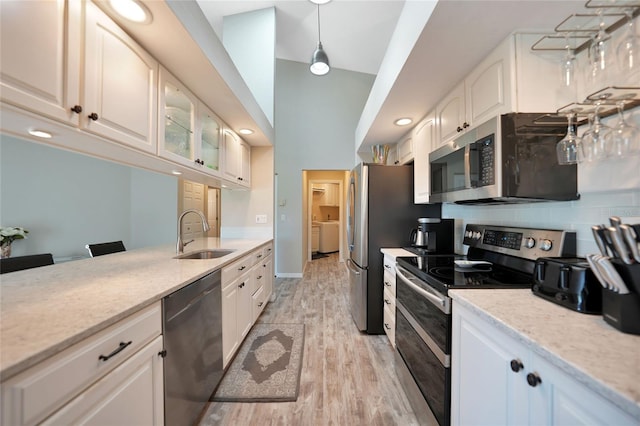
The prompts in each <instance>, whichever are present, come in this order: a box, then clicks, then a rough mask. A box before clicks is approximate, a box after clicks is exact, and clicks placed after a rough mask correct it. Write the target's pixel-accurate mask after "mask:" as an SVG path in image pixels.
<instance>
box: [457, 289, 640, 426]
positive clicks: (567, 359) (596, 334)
mask: <svg viewBox="0 0 640 426" xmlns="http://www.w3.org/2000/svg"><path fill="white" fill-rule="evenodd" d="M449 295H450V296H451V298H452V299H453V300H454V309H455V305H456V304H460V305H462V306H465V307H467V308H468V309H470V310H472V311H474V312H476V313H477V314H479V315H480V316H482V317H484V318H485V319H487V320H488V321H489V322H491V323H492V324H494V325H495V326H496V327H497V328H499V329H500V330H502V331H504V332H505V333H506V334H508V335H509V336H510V337H512V338H515V339H516V340H518V341H519V342H521V343H523V344H524V345H526V346H527V347H529V348H530V349H532V350H533V351H534V352H535V353H537V354H538V355H540V356H541V357H543V358H544V359H546V360H547V361H549V362H550V363H551V364H553V365H555V366H556V367H558V368H560V369H562V370H563V371H565V372H566V373H567V374H569V375H570V376H572V377H573V378H574V379H575V380H577V381H578V382H580V383H582V384H584V385H585V386H586V387H588V388H590V389H591V390H593V391H595V392H597V393H598V394H600V395H602V396H603V397H605V398H606V399H608V400H610V401H612V402H613V403H614V404H616V405H617V406H619V407H620V408H622V409H623V410H625V411H626V412H628V413H630V414H631V415H632V416H634V417H635V418H639V419H640V336H637V335H632V334H626V333H622V332H620V331H618V330H617V329H615V328H613V327H612V326H610V325H609V324H607V323H606V322H604V320H603V319H602V316H600V315H587V314H582V313H578V312H574V311H572V310H570V309H567V308H564V307H562V306H559V305H556V304H553V303H551V302H548V301H546V300H544V299H542V298H540V297H537V296H535V295H534V294H532V293H531V290H528V289H523V290H512V289H507V290H486V289H460V290H450V291H449Z"/></svg>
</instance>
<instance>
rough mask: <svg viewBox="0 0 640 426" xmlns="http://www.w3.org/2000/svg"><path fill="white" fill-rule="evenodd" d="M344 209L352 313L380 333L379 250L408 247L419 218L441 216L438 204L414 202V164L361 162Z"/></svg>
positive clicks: (362, 325)
mask: <svg viewBox="0 0 640 426" xmlns="http://www.w3.org/2000/svg"><path fill="white" fill-rule="evenodd" d="M347 213H348V215H347V216H348V218H347V241H348V245H349V259H347V262H346V264H347V269H348V270H349V304H350V308H351V316H352V317H353V319H354V321H355V323H356V325H357V327H358V329H359V330H361V331H365V332H367V333H369V334H382V333H384V328H383V319H382V317H383V301H382V299H383V298H382V295H383V289H384V286H383V283H382V275H383V266H382V257H383V256H382V253H381V252H380V249H381V248H384V247H406V246H408V245H410V241H409V239H410V235H411V230H412V229H413V228H415V227H416V226H417V224H418V222H417V220H418V218H419V217H437V218H439V217H440V215H441V205H440V204H426V205H424V204H419V205H416V204H414V203H413V165H406V166H386V165H380V164H366V163H361V164H359V165H358V166H356V167H355V168H354V169H353V170H352V171H351V174H350V178H349V197H348V199H347Z"/></svg>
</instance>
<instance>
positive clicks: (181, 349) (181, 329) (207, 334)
mask: <svg viewBox="0 0 640 426" xmlns="http://www.w3.org/2000/svg"><path fill="white" fill-rule="evenodd" d="M162 312H163V323H162V328H163V334H164V348H165V350H166V353H165V358H164V402H165V404H164V418H165V424H166V425H169V426H173V425H192V424H194V423H195V422H196V421H197V420H198V418H199V417H200V415H201V413H202V410H203V409H204V407H205V405H206V404H207V402H208V401H209V398H210V397H211V395H212V394H213V392H214V391H215V389H216V387H217V386H218V384H219V383H220V379H221V378H222V373H223V368H222V289H221V278H220V271H219V270H218V271H215V272H213V273H211V274H209V275H206V276H204V277H202V278H200V279H199V280H197V281H194V282H193V283H192V284H189V285H187V286H186V287H184V288H182V289H180V290H178V291H176V292H174V293H172V294H170V295H168V296H167V297H165V298H164V299H163V300H162Z"/></svg>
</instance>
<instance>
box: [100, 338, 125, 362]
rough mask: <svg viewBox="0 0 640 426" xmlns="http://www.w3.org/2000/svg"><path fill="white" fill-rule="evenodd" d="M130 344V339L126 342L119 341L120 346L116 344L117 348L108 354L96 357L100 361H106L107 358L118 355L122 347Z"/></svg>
mask: <svg viewBox="0 0 640 426" xmlns="http://www.w3.org/2000/svg"><path fill="white" fill-rule="evenodd" d="M130 344H131V340H129V341H128V342H127V343H125V342H120V346H118V348H117V349H115V350H114V351H113V352H111V353H110V354H109V355H100V356H99V357H98V359H99V360H100V361H107V360H109V358H111V357H113V356H116V355H118V354H119V353H120V352H122V351H123V350H124V348H126V347H127V346H129V345H130Z"/></svg>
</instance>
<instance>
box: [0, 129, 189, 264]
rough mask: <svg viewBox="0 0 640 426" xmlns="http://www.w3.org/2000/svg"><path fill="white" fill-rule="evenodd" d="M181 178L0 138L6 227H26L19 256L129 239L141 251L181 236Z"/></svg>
mask: <svg viewBox="0 0 640 426" xmlns="http://www.w3.org/2000/svg"><path fill="white" fill-rule="evenodd" d="M176 206H177V179H176V178H174V177H171V176H164V175H160V174H157V173H153V172H148V171H146V170H139V169H134V168H130V167H126V166H121V165H118V164H115V163H111V162H108V161H104V160H100V159H96V158H93V157H88V156H84V155H80V154H76V153H72V152H69V151H65V150H62V149H59V148H53V147H49V146H46V145H43V144H38V143H34V142H29V141H25V140H21V139H17V138H14V137H11V136H6V135H0V225H1V226H22V227H24V228H26V229H27V230H28V231H29V235H28V238H27V239H26V240H21V241H17V242H16V243H14V244H13V247H12V255H13V256H20V255H25V254H36V253H52V254H53V255H54V258H56V259H66V258H70V257H76V256H86V255H87V254H88V253H87V251H86V250H85V248H84V246H85V245H86V244H87V243H97V242H105V241H113V240H123V241H124V244H125V247H127V249H134V248H138V247H144V246H149V245H157V244H161V243H170V242H173V241H174V240H175V232H176V231H175V227H176V225H175V221H176V217H177V207H176Z"/></svg>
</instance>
